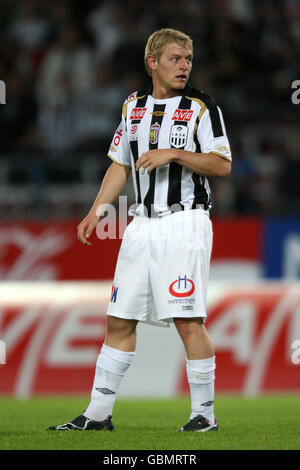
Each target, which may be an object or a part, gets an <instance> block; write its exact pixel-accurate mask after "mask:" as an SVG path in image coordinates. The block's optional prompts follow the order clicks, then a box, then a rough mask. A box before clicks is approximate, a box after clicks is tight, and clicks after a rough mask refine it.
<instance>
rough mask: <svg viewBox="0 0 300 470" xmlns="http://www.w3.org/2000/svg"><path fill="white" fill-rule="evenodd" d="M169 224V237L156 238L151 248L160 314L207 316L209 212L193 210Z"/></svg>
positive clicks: (167, 316)
mask: <svg viewBox="0 0 300 470" xmlns="http://www.w3.org/2000/svg"><path fill="white" fill-rule="evenodd" d="M176 215H177V214H176ZM170 217H172V216H170ZM170 223H171V224H172V228H171V229H170V230H169V235H168V237H167V238H166V239H162V240H154V243H153V245H152V250H151V254H152V256H151V262H150V279H151V284H152V290H153V297H154V302H155V305H156V310H157V312H158V316H159V318H160V319H167V318H174V317H177V318H194V317H196V318H198V317H201V318H205V317H206V294H207V284H208V277H209V263H210V255H211V247H212V228H211V221H210V219H209V217H208V216H207V215H206V214H203V213H201V212H198V211H195V212H194V211H191V213H188V214H184V213H183V214H179V215H178V216H177V218H176V219H175V220H174V221H172V220H171V222H170ZM176 234H179V236H176Z"/></svg>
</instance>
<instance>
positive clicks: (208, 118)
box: [197, 105, 231, 161]
mask: <svg viewBox="0 0 300 470" xmlns="http://www.w3.org/2000/svg"><path fill="white" fill-rule="evenodd" d="M197 138H198V142H199V144H200V147H201V152H203V153H216V154H217V155H220V156H221V157H223V158H225V159H226V160H229V161H231V150H230V145H229V141H228V138H227V135H226V129H225V124H224V120H223V116H222V112H221V110H220V108H219V107H218V106H216V105H214V109H211V110H209V109H206V110H205V112H204V113H203V115H202V117H201V119H200V122H199V125H198V129H197Z"/></svg>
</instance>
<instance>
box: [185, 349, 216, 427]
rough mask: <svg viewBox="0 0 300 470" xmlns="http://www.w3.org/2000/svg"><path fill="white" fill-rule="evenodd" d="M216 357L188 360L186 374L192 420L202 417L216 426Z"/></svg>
mask: <svg viewBox="0 0 300 470" xmlns="http://www.w3.org/2000/svg"><path fill="white" fill-rule="evenodd" d="M215 368H216V366H215V356H214V357H209V358H207V359H198V360H190V359H186V372H187V378H188V382H189V385H190V394H191V408H192V412H191V415H190V419H192V418H194V417H195V416H197V415H202V416H204V417H205V418H207V419H208V421H209V423H210V424H214V419H215V415H214V379H215Z"/></svg>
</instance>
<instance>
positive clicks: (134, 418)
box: [0, 395, 300, 450]
mask: <svg viewBox="0 0 300 470" xmlns="http://www.w3.org/2000/svg"><path fill="white" fill-rule="evenodd" d="M88 402H89V398H88V397H84V398H82V397H80V398H74V397H55V398H54V397H51V398H49V397H47V398H33V399H28V400H16V399H12V398H0V416H1V420H0V449H1V450H9V449H10V450H75V449H76V450H140V449H145V450H202V449H203V450H204V449H205V450H223V449H224V450H229V449H230V450H299V449H300V434H299V422H300V397H298V396H295V395H285V396H283V395H282V396H263V397H259V398H243V397H236V396H217V397H216V400H215V413H216V416H217V419H218V422H219V426H220V431H219V432H209V433H176V432H175V431H176V430H177V429H178V428H179V427H180V426H182V425H183V424H185V423H186V422H187V421H188V418H189V413H190V402H189V398H188V397H181V398H174V399H165V400H140V399H139V400H121V399H119V400H118V401H117V402H116V405H115V408H114V413H113V421H114V424H115V431H114V432H99V431H98V432H97V431H88V432H67V431H66V432H55V431H53V432H51V431H46V427H47V426H48V425H57V424H62V423H64V422H66V421H69V420H72V419H74V418H75V417H76V416H78V415H79V414H81V413H82V411H83V410H84V409H85V408H86V406H87V404H88Z"/></svg>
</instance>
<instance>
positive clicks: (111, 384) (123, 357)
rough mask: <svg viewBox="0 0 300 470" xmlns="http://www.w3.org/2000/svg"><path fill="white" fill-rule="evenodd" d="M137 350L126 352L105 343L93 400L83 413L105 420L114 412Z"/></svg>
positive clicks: (92, 395) (96, 376) (101, 353)
mask: <svg viewBox="0 0 300 470" xmlns="http://www.w3.org/2000/svg"><path fill="white" fill-rule="evenodd" d="M134 355H135V352H125V351H120V350H118V349H114V348H111V347H110V346H106V344H103V346H102V349H101V352H100V354H99V356H98V359H97V363H96V371H95V378H94V383H93V388H92V392H91V401H90V403H89V406H88V407H87V409H86V410H85V411H84V413H83V415H84V416H86V417H87V418H89V419H93V420H94V421H103V420H104V419H106V418H107V416H108V415H111V414H112V410H113V406H114V404H115V401H116V394H117V391H118V388H119V385H120V383H121V381H122V378H123V376H124V375H125V372H126V370H127V369H128V367H129V366H130V364H131V362H132V361H133V358H134Z"/></svg>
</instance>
